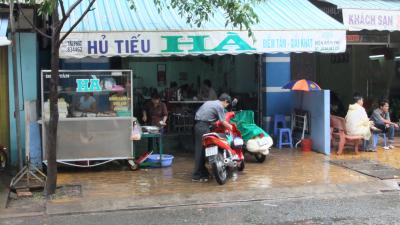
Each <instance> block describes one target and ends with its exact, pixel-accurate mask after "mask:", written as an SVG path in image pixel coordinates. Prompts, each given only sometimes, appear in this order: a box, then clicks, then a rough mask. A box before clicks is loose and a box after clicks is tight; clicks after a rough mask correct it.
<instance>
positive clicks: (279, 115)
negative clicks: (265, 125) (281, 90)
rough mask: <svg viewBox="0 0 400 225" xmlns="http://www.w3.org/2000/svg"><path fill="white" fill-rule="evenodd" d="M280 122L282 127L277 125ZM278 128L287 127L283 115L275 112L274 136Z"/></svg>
mask: <svg viewBox="0 0 400 225" xmlns="http://www.w3.org/2000/svg"><path fill="white" fill-rule="evenodd" d="M279 124H281V126H282V127H279ZM280 128H287V126H286V119H285V115H281V114H276V115H274V136H275V137H277V135H278V132H279V129H280Z"/></svg>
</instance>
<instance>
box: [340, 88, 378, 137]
mask: <svg viewBox="0 0 400 225" xmlns="http://www.w3.org/2000/svg"><path fill="white" fill-rule="evenodd" d="M353 100H354V104H351V105H350V106H349V110H348V111H347V115H346V118H345V119H346V131H347V134H348V135H350V136H362V137H363V139H364V140H366V141H369V140H370V138H371V129H372V130H378V129H377V128H376V127H374V126H373V122H372V121H369V118H368V115H367V112H366V111H365V109H364V107H363V104H364V99H363V97H362V96H361V95H359V94H354V96H353Z"/></svg>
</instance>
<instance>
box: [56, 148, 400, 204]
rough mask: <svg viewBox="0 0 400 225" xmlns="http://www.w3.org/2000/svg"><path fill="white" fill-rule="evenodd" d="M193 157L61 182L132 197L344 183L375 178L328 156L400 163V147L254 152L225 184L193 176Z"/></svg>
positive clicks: (91, 193) (87, 194) (62, 177)
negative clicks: (262, 156) (259, 158)
mask: <svg viewBox="0 0 400 225" xmlns="http://www.w3.org/2000/svg"><path fill="white" fill-rule="evenodd" d="M192 157H193V156H192V155H190V154H175V159H174V162H173V166H172V167H168V168H162V169H160V168H156V169H141V170H139V171H130V170H128V169H126V168H125V169H124V168H123V167H122V166H113V167H112V168H111V169H110V168H107V169H90V170H89V169H88V170H82V169H79V170H74V171H68V170H64V171H62V172H60V173H59V178H58V183H59V185H63V184H81V185H82V191H83V197H84V198H97V197H116V196H118V197H129V196H143V197H145V196H152V195H168V194H172V193H180V194H191V193H202V192H213V191H218V192H230V191H234V190H238V191H244V190H252V189H267V188H277V187H297V186H302V185H321V184H343V183H355V182H364V181H370V180H372V179H374V178H371V177H368V176H365V175H362V174H359V173H357V172H354V171H351V170H348V169H344V168H341V167H338V166H335V165H331V164H329V162H328V161H327V160H328V159H355V158H366V159H373V160H377V161H380V162H382V163H386V164H389V165H391V166H393V167H396V168H400V149H393V150H390V151H386V152H384V151H383V150H381V149H379V151H378V152H377V153H364V152H361V154H360V155H354V153H353V152H351V151H350V152H347V153H346V154H345V155H343V156H336V155H332V156H325V155H323V154H319V153H315V152H302V151H300V150H296V149H282V150H277V149H274V150H272V151H271V154H270V155H269V157H267V160H266V161H265V162H264V163H261V164H260V163H257V162H256V161H255V159H254V158H253V157H252V156H250V155H249V156H248V157H247V160H246V168H245V170H244V172H241V173H239V174H238V176H237V178H236V179H235V180H232V179H231V180H229V181H228V182H227V183H226V184H225V185H223V186H220V185H218V184H217V183H216V181H215V180H210V181H209V182H207V183H194V182H192V181H191V171H192V167H193V158H192Z"/></svg>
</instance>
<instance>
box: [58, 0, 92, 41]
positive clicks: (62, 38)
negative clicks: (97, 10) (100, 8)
mask: <svg viewBox="0 0 400 225" xmlns="http://www.w3.org/2000/svg"><path fill="white" fill-rule="evenodd" d="M95 2H96V0H91V1H90V3H89V6H88V7H87V8H86V9H85V11H84V12H83V13H82V15H81V16H80V17H79V18H78V20H77V21H75V23H74V25H72V27H70V28H69V30H68V31H67V32H66V33H65V34H64V35H63V36H62V37H61V39H60V41H59V43H58V44H61V43H62V42H63V41H64V40H65V38H67V36H68V35H69V34H70V33H71V32H72V31H73V30H74V29H75V27H76V26H78V24H79V23H80V22H81V21H82V19H83V18H84V17H85V16H86V14H88V13H89V11H92V6H93V4H94V3H95ZM62 24H64V23H62ZM61 27H62V26H61Z"/></svg>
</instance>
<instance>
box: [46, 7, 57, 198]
mask: <svg viewBox="0 0 400 225" xmlns="http://www.w3.org/2000/svg"><path fill="white" fill-rule="evenodd" d="M57 10H58V7H55V10H54V12H53V14H52V20H53V33H52V36H51V37H52V38H51V79H50V97H49V98H50V121H49V126H48V129H47V140H46V143H47V147H46V156H47V182H46V194H47V196H50V195H52V194H54V193H55V191H56V187H57V125H58V104H57V103H58V90H57V87H58V78H59V69H60V62H59V58H60V56H59V48H60V46H59V43H58V41H59V39H60V32H57V29H56V27H58V25H59V18H58V11H57Z"/></svg>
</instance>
